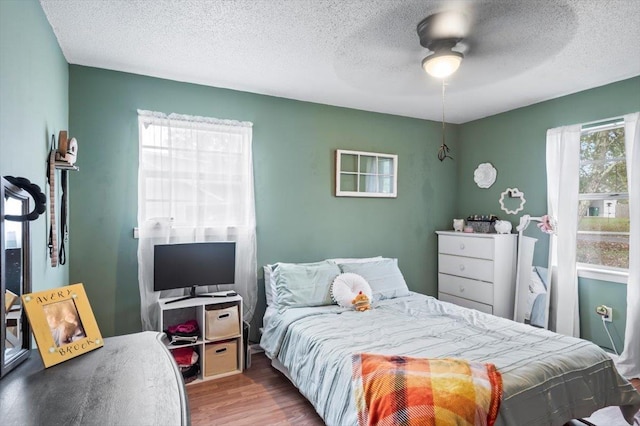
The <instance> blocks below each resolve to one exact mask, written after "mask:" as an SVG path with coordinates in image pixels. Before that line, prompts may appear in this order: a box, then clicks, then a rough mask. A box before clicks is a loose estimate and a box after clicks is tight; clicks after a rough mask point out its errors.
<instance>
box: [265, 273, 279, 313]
mask: <svg viewBox="0 0 640 426" xmlns="http://www.w3.org/2000/svg"><path fill="white" fill-rule="evenodd" d="M263 269H264V295H265V297H266V299H267V306H277V305H278V299H277V298H276V281H277V280H278V263H274V264H273V265H265V266H264V267H263Z"/></svg>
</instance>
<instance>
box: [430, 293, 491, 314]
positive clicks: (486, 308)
mask: <svg viewBox="0 0 640 426" xmlns="http://www.w3.org/2000/svg"><path fill="white" fill-rule="evenodd" d="M438 299H440V300H442V301H444V302H449V303H454V304H456V305H458V306H462V307H463V308H469V309H475V310H477V311H480V312H484V313H485V314H493V307H492V306H491V305H485V304H484V303H478V302H474V301H473V300H467V299H463V298H462V297H456V296H451V295H450V294H447V293H438Z"/></svg>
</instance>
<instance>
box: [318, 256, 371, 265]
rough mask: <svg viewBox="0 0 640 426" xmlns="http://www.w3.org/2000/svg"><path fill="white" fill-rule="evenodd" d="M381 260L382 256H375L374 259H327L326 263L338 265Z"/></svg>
mask: <svg viewBox="0 0 640 426" xmlns="http://www.w3.org/2000/svg"><path fill="white" fill-rule="evenodd" d="M381 259H382V256H376V257H345V258H336V259H327V261H329V262H333V263H337V264H340V263H365V262H375V261H376V260H381Z"/></svg>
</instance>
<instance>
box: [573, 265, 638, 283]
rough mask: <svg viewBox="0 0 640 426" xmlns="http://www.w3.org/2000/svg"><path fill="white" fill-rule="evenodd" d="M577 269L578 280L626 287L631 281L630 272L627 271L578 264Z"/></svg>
mask: <svg viewBox="0 0 640 426" xmlns="http://www.w3.org/2000/svg"><path fill="white" fill-rule="evenodd" d="M577 269H578V278H587V279H591V280H599V281H608V282H612V283H618V284H624V285H626V284H627V281H628V280H629V272H628V271H625V270H617V269H616V270H614V269H604V268H596V267H593V266H588V265H585V264H578V265H577Z"/></svg>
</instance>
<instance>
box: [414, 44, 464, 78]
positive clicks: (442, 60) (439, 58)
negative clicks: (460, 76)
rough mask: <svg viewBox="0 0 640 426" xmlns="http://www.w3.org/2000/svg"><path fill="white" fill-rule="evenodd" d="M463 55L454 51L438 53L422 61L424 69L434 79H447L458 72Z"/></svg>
mask: <svg viewBox="0 0 640 426" xmlns="http://www.w3.org/2000/svg"><path fill="white" fill-rule="evenodd" d="M462 58H463V55H462V53H460V52H454V51H453V50H447V51H440V52H436V53H434V54H433V55H430V56H427V57H426V58H424V59H423V60H422V68H423V69H424V70H425V71H426V72H427V74H429V75H430V76H432V77H436V78H446V77H449V76H450V75H451V74H453V73H454V72H456V71H457V69H458V68H459V67H460V63H461V62H462Z"/></svg>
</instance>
